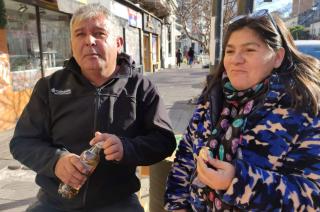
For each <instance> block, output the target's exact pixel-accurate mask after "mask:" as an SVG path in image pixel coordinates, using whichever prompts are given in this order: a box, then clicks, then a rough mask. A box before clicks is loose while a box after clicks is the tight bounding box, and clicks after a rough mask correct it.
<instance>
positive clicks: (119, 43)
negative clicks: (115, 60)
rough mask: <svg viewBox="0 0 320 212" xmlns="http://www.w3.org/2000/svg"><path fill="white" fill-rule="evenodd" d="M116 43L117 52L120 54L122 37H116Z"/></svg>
mask: <svg viewBox="0 0 320 212" xmlns="http://www.w3.org/2000/svg"><path fill="white" fill-rule="evenodd" d="M116 42H117V49H118V52H119V53H120V50H121V49H122V46H123V38H122V37H117V39H116Z"/></svg>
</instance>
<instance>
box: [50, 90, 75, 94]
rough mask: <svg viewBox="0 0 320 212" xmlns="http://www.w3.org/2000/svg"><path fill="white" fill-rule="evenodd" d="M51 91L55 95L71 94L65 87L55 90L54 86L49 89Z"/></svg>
mask: <svg viewBox="0 0 320 212" xmlns="http://www.w3.org/2000/svg"><path fill="white" fill-rule="evenodd" d="M51 92H52V93H53V94H55V95H70V94H71V89H66V90H57V89H55V88H52V89H51Z"/></svg>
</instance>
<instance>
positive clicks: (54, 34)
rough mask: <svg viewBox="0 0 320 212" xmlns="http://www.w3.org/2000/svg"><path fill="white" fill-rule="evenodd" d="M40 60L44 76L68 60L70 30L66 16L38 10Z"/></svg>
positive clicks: (69, 54) (41, 9) (69, 53)
mask: <svg viewBox="0 0 320 212" xmlns="http://www.w3.org/2000/svg"><path fill="white" fill-rule="evenodd" d="M39 11H40V23H41V25H40V27H41V39H42V41H41V42H42V58H43V62H42V63H43V68H44V75H45V76H47V75H50V74H51V73H53V72H54V71H56V70H59V69H61V68H62V67H63V64H64V61H65V60H67V59H68V58H70V56H71V50H70V29H69V17H68V15H65V14H62V13H58V12H54V11H51V10H46V9H43V8H40V10H39Z"/></svg>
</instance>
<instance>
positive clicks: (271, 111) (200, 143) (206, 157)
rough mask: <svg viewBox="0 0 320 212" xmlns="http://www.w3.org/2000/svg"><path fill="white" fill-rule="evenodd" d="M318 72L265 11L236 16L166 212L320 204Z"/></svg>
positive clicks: (173, 178) (182, 152)
mask: <svg viewBox="0 0 320 212" xmlns="http://www.w3.org/2000/svg"><path fill="white" fill-rule="evenodd" d="M319 76H320V74H319V63H318V61H317V60H316V59H314V58H311V57H309V56H306V55H304V54H302V53H300V52H298V51H297V50H296V48H295V46H294V44H293V40H292V37H291V35H290V33H289V31H288V30H287V29H286V28H285V26H284V24H283V22H282V21H281V20H280V19H277V21H276V22H275V21H274V20H273V18H272V16H271V15H270V14H269V13H268V11H267V10H262V11H258V12H256V13H254V14H251V15H247V16H238V17H236V18H235V19H234V20H233V21H231V22H230V23H229V27H228V30H227V32H226V35H225V39H224V45H223V57H222V61H221V62H220V65H219V67H218V70H217V71H216V74H215V75H214V76H212V77H210V78H209V79H210V80H209V81H208V84H207V86H206V88H205V89H204V91H203V93H202V95H201V97H200V98H199V101H198V105H197V107H196V110H195V112H194V114H193V117H192V118H191V121H190V123H189V126H188V128H187V131H186V134H185V135H184V137H183V139H182V140H181V142H180V144H179V148H178V151H177V153H176V158H175V160H174V164H173V167H172V170H171V171H170V173H169V176H168V181H167V189H166V194H165V208H166V209H167V210H169V211H181V212H182V211H191V210H192V211H223V210H235V211H237V210H250V211H252V210H253V211H280V210H283V211H293V210H294V211H296V210H299V211H315V210H320V115H319V104H320V84H319V83H320V77H319ZM201 149H202V150H201ZM200 150H201V156H199V152H200Z"/></svg>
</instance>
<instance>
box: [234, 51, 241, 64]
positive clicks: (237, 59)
mask: <svg viewBox="0 0 320 212" xmlns="http://www.w3.org/2000/svg"><path fill="white" fill-rule="evenodd" d="M232 62H233V63H243V62H244V57H243V55H242V53H241V52H235V53H234V55H233V57H232Z"/></svg>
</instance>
